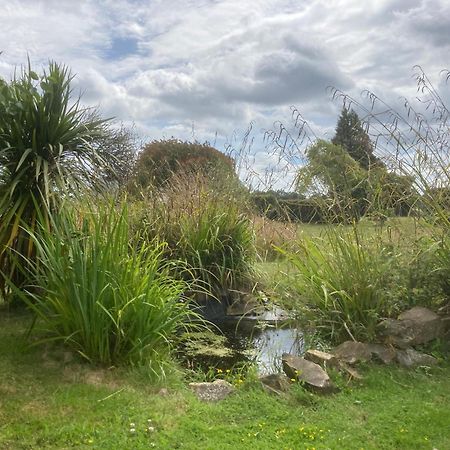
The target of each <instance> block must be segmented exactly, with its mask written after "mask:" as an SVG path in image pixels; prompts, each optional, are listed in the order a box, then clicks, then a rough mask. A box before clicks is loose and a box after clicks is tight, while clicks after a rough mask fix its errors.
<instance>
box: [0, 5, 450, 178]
mask: <svg viewBox="0 0 450 450" xmlns="http://www.w3.org/2000/svg"><path fill="white" fill-rule="evenodd" d="M0 21H1V23H2V27H0V42H2V46H1V48H0V51H1V50H3V54H2V55H1V56H0V75H2V76H4V77H9V76H10V75H11V74H12V71H13V68H14V66H15V65H17V64H23V63H25V62H26V58H27V55H29V56H30V59H31V61H32V63H33V64H34V65H36V66H40V65H43V64H45V63H46V61H48V59H54V60H57V61H61V62H64V63H67V64H69V65H70V66H71V67H72V69H73V71H74V72H75V73H76V74H77V77H76V79H75V88H76V90H77V91H78V90H79V91H82V92H83V93H84V95H83V102H84V103H85V104H94V105H98V106H99V107H100V108H101V110H102V111H103V113H104V114H105V115H107V116H115V117H117V119H118V120H121V121H124V122H126V123H132V122H134V123H136V128H137V129H138V130H139V132H140V133H141V134H142V136H143V138H144V139H151V138H159V137H162V136H166V137H170V136H175V137H180V138H192V136H195V137H196V138H197V139H199V140H203V139H209V140H211V141H212V140H216V142H217V145H218V146H220V145H224V143H225V142H226V141H227V140H229V139H230V137H231V136H232V135H233V132H234V130H245V129H246V127H247V125H248V124H249V123H250V122H253V123H254V130H255V133H258V134H259V135H261V133H260V130H265V129H267V128H271V127H272V125H273V123H274V122H275V121H277V120H281V121H283V122H284V123H290V120H291V110H290V106H291V105H295V106H296V107H298V109H299V110H300V111H301V112H302V114H303V116H304V117H305V118H307V119H309V120H310V121H311V123H312V128H314V129H315V130H316V132H317V133H318V134H319V135H325V136H326V137H330V134H332V133H333V129H334V126H335V122H336V119H337V115H338V113H339V108H340V105H339V103H338V102H334V103H333V102H332V101H331V99H330V94H329V93H328V92H327V91H326V88H327V86H330V85H331V86H335V87H337V88H339V89H341V90H343V91H345V92H348V93H350V94H351V95H353V96H356V97H359V94H360V92H361V91H362V90H363V89H366V88H368V89H371V90H373V91H375V92H376V93H377V94H379V95H380V97H383V98H385V99H387V100H388V101H390V102H391V101H393V102H394V103H395V104H398V103H397V102H398V100H397V99H399V98H400V97H401V96H414V95H415V84H414V79H413V78H412V75H413V71H412V67H413V66H414V65H415V64H420V65H421V66H422V67H423V68H424V70H425V71H426V72H427V73H428V74H430V76H434V75H435V74H436V75H437V74H438V73H439V70H440V69H443V68H444V67H443V64H444V62H445V61H446V58H447V59H448V52H449V50H450V49H449V46H450V31H449V30H450V4H449V3H448V1H446V0H376V1H375V0H374V1H366V2H362V1H360V0H312V1H309V2H299V1H298V0H265V1H260V0H246V1H242V0H221V1H216V0H80V1H78V2H76V5H75V4H74V2H72V1H69V0H63V1H61V0H60V1H57V0H10V1H9V2H7V3H6V4H5V5H4V6H3V8H2V9H1V10H0ZM445 87H446V85H442V84H440V85H439V88H440V90H441V91H445ZM443 95H444V96H445V94H443ZM446 98H448V97H446ZM255 142H256V141H255ZM257 150H258V152H257V154H258V162H257V165H258V167H259V166H261V165H265V166H267V167H269V166H270V165H271V162H270V161H271V159H270V157H269V156H267V157H266V158H265V157H264V156H263V155H264V151H266V150H264V147H263V146H262V145H261V144H260V143H259V141H258V149H257ZM266 152H267V151H266ZM258 170H259V169H258Z"/></svg>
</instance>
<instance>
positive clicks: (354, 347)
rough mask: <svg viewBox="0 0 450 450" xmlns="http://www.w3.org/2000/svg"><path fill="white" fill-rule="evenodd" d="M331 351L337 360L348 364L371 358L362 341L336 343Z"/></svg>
mask: <svg viewBox="0 0 450 450" xmlns="http://www.w3.org/2000/svg"><path fill="white" fill-rule="evenodd" d="M332 353H333V355H334V356H335V357H336V358H337V359H338V360H339V361H342V362H345V363H348V364H356V363H359V362H366V361H370V359H371V358H372V354H371V352H370V350H369V348H368V346H367V344H363V343H362V342H354V341H346V342H344V343H342V344H341V345H338V346H337V347H336V348H335V349H334V350H333V352H332Z"/></svg>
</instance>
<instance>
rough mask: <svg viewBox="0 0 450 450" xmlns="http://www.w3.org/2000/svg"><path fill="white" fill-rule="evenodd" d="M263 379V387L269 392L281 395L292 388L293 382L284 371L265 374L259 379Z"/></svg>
mask: <svg viewBox="0 0 450 450" xmlns="http://www.w3.org/2000/svg"><path fill="white" fill-rule="evenodd" d="M259 381H261V384H262V387H263V388H264V390H266V391H267V392H271V393H274V394H278V395H281V394H283V393H285V392H287V391H289V389H290V388H291V382H290V381H289V378H288V377H287V376H286V375H284V374H282V373H272V374H270V375H265V376H263V377H261V378H260V379H259Z"/></svg>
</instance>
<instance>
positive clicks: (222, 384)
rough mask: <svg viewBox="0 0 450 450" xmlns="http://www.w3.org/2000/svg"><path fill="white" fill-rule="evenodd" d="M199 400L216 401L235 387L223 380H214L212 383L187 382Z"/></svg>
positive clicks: (226, 395) (231, 391) (227, 394)
mask: <svg viewBox="0 0 450 450" xmlns="http://www.w3.org/2000/svg"><path fill="white" fill-rule="evenodd" d="M189 387H190V388H191V389H192V390H193V391H194V393H195V395H196V396H197V398H198V399H199V400H202V401H204V402H216V401H219V400H223V399H224V398H226V397H228V396H229V395H230V394H231V393H233V392H234V391H235V388H234V387H233V386H232V385H231V384H230V383H228V381H225V380H216V381H214V382H212V383H206V382H205V383H189Z"/></svg>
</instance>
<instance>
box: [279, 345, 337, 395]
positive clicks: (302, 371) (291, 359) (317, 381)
mask: <svg viewBox="0 0 450 450" xmlns="http://www.w3.org/2000/svg"><path fill="white" fill-rule="evenodd" d="M281 361H282V363H283V370H284V372H285V373H286V375H287V376H288V377H289V378H295V379H298V380H299V381H301V382H302V383H303V384H304V386H305V387H306V388H307V389H310V390H312V391H314V392H318V393H321V394H332V393H334V392H337V391H338V388H337V387H336V386H335V385H334V384H333V382H332V381H331V380H330V377H329V376H328V374H327V373H326V372H325V371H324V370H323V369H322V367H320V366H319V364H316V363H313V362H312V361H308V360H306V359H304V358H301V357H299V356H294V355H290V354H288V353H283V356H282V358H281Z"/></svg>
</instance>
